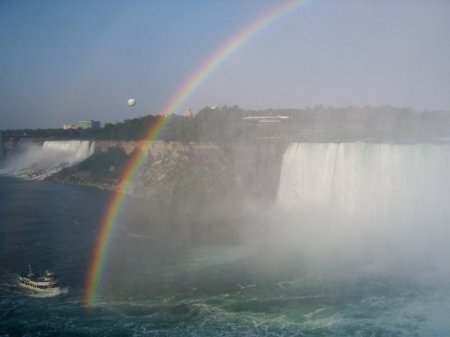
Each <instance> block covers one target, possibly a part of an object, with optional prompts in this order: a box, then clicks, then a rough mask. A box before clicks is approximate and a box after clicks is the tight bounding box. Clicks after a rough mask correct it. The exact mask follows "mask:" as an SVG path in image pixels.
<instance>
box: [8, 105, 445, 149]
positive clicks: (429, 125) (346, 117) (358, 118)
mask: <svg viewBox="0 0 450 337" xmlns="http://www.w3.org/2000/svg"><path fill="white" fill-rule="evenodd" d="M268 116H269V117H270V118H268V119H267V117H268ZM278 116H283V118H278ZM249 117H253V118H249ZM260 117H262V118H260ZM161 124H164V126H163V127H162V128H161V133H160V134H159V135H158V139H161V140H165V141H182V142H197V141H207V142H215V143H219V144H224V143H228V142H230V141H232V140H247V141H248V140H250V141H251V140H258V141H261V140H270V141H275V140H282V141H347V140H349V141H350V140H352V141H353V140H373V141H377V140H392V141H414V140H424V139H425V140H429V139H437V138H443V137H448V136H450V113H448V112H439V111H423V112H418V111H415V110H412V109H407V108H396V107H391V106H380V107H362V108H361V107H347V108H326V107H322V106H315V107H312V108H306V109H278V110H276V109H266V110H244V109H241V108H239V107H237V106H232V107H228V106H224V107H220V108H209V107H207V108H204V109H202V110H200V111H199V112H198V113H197V114H196V115H195V116H194V117H182V116H177V115H172V116H170V117H164V116H153V115H148V116H144V117H139V118H133V119H127V120H124V121H123V122H120V123H114V124H113V123H106V124H105V126H104V127H102V128H99V129H69V130H63V129H22V130H5V131H3V132H2V137H3V140H4V141H11V140H13V141H14V140H18V139H23V138H34V139H36V138H37V139H53V140H65V139H67V140H68V139H89V140H96V139H104V140H140V139H144V138H145V137H146V135H147V133H148V132H149V130H154V129H155V128H158V126H160V125H161Z"/></svg>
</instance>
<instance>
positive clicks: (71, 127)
mask: <svg viewBox="0 0 450 337" xmlns="http://www.w3.org/2000/svg"><path fill="white" fill-rule="evenodd" d="M79 128H80V126H79V125H77V124H64V125H63V130H70V129H79Z"/></svg>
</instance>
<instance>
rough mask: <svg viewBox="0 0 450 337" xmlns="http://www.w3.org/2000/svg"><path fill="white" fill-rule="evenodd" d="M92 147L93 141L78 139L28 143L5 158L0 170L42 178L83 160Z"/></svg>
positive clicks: (25, 176) (91, 151) (27, 176)
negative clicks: (40, 143)
mask: <svg viewBox="0 0 450 337" xmlns="http://www.w3.org/2000/svg"><path fill="white" fill-rule="evenodd" d="M94 148H95V142H90V141H80V140H69V141H45V142H44V143H43V144H42V145H37V144H29V145H27V146H26V147H25V148H24V149H23V150H21V151H20V152H18V153H14V154H11V156H9V157H8V158H6V160H5V164H4V166H3V169H2V170H1V172H2V173H6V174H10V175H14V176H18V177H22V178H27V179H37V180H39V179H44V178H46V177H48V176H50V175H52V174H54V173H56V172H58V171H60V170H62V169H63V168H64V167H69V166H72V165H75V164H78V163H79V162H81V161H83V160H85V159H86V158H88V157H89V156H91V155H92V154H93V153H94Z"/></svg>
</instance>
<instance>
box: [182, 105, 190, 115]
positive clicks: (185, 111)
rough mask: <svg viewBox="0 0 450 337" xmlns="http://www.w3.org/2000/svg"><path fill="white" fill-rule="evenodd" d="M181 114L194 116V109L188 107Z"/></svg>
mask: <svg viewBox="0 0 450 337" xmlns="http://www.w3.org/2000/svg"><path fill="white" fill-rule="evenodd" d="M181 116H183V117H192V110H191V108H189V107H187V108H186V109H184V111H183V112H182V113H181Z"/></svg>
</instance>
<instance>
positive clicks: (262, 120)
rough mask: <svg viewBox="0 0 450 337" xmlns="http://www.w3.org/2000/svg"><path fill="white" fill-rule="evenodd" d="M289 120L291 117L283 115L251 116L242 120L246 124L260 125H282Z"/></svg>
mask: <svg viewBox="0 0 450 337" xmlns="http://www.w3.org/2000/svg"><path fill="white" fill-rule="evenodd" d="M288 119H289V116H283V115H268V116H249V117H244V118H242V120H243V121H244V122H246V123H255V124H259V125H265V124H274V123H282V122H286V121H287V120H288Z"/></svg>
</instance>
